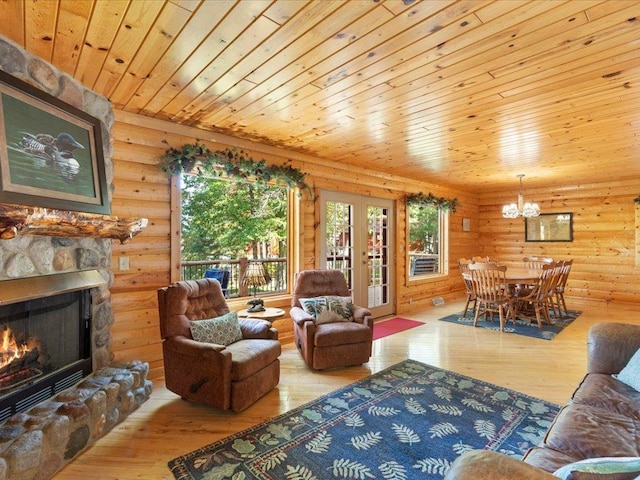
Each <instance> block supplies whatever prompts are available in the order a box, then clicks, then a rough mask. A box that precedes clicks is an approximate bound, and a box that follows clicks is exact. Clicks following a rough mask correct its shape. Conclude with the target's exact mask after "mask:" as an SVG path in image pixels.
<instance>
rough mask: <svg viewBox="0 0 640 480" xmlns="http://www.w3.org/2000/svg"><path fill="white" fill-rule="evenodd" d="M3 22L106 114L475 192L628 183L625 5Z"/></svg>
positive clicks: (632, 11) (261, 7) (399, 0)
mask: <svg viewBox="0 0 640 480" xmlns="http://www.w3.org/2000/svg"><path fill="white" fill-rule="evenodd" d="M0 18H2V19H3V21H2V22H0V34H2V35H4V36H6V37H8V38H10V39H11V40H13V41H14V42H16V43H18V44H19V45H21V46H23V47H25V48H26V49H27V50H29V51H30V52H33V54H35V55H37V56H39V57H41V58H43V59H45V60H47V61H49V62H51V63H52V64H54V65H55V66H56V67H58V68H60V69H61V70H63V71H65V72H67V73H69V74H71V75H73V76H74V77H75V78H77V79H78V80H79V81H81V82H82V83H83V84H84V85H86V86H88V87H90V88H92V89H93V90H95V91H96V92H98V93H100V94H102V95H104V96H106V97H108V98H109V99H110V100H111V101H112V103H113V105H114V108H116V109H121V110H125V111H129V112H138V113H141V114H144V115H148V116H151V117H156V118H161V119H167V120H171V121H173V122H177V123H182V124H185V125H191V126H196V127H199V128H203V129H207V130H212V131H216V132H224V133H227V134H231V135H235V136H238V137H242V138H246V139H252V140H256V141H259V142H262V143H266V144H269V145H276V146H281V147H285V148H288V149H292V150H296V151H299V152H303V153H308V154H311V155H315V156H319V157H323V158H327V159H330V160H335V161H338V162H341V163H342V164H352V165H355V166H358V167H364V168H368V169H372V170H377V171H380V172H385V173H389V174H396V175H402V176H406V177H409V178H415V179H421V180H425V181H430V182H435V183H439V184H447V185H451V186H454V187H462V188H465V189H471V190H475V191H487V190H489V189H496V188H508V189H513V190H514V191H515V190H516V189H517V178H516V175H517V174H519V173H524V174H526V178H525V189H526V188H527V186H530V187H531V186H545V185H546V186H550V187H559V186H561V185H564V184H567V183H571V184H576V183H578V184H580V183H590V182H598V181H609V180H616V179H630V178H640V145H639V140H638V138H639V137H638V125H639V122H640V83H636V82H637V81H639V80H640V50H639V47H640V2H638V1H636V0H631V1H624V0H616V1H592V0H584V1H583V0H570V1H561V0H539V1H518V0H506V1H481V0H459V1H450V0H429V1H411V0H404V1H403V0H379V1H375V0H353V1H328V0H312V1H304V0H275V1H270V0H238V1H222V0H204V1H202V0H99V1H93V2H89V1H85V0H33V1H23V0H0ZM7 19H9V20H8V21H7Z"/></svg>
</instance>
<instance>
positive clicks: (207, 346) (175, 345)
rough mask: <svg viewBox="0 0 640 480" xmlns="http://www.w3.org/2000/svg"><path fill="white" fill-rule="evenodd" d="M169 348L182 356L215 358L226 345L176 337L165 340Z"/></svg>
mask: <svg viewBox="0 0 640 480" xmlns="http://www.w3.org/2000/svg"><path fill="white" fill-rule="evenodd" d="M164 341H165V342H166V344H167V346H168V347H169V348H171V350H173V351H174V352H176V353H178V354H182V355H197V356H202V357H203V358H213V357H217V356H219V355H220V354H221V352H222V351H223V350H225V349H226V347H225V346H224V345H218V344H217V343H205V342H197V341H195V340H194V339H192V338H187V337H183V336H181V335H175V336H173V337H168V338H166V339H165V340H164Z"/></svg>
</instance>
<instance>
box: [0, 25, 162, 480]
mask: <svg viewBox="0 0 640 480" xmlns="http://www.w3.org/2000/svg"><path fill="white" fill-rule="evenodd" d="M0 70H2V71H4V72H6V73H8V74H9V75H12V76H14V77H16V78H18V79H20V80H22V81H24V82H26V83H28V84H30V85H32V86H34V87H36V88H38V89H40V90H42V91H44V92H46V93H48V94H49V95H52V96H53V97H55V98H57V99H59V100H61V101H63V102H66V103H67V104H70V105H72V106H73V107H76V108H78V109H80V110H82V111H83V112H86V113H87V114H89V115H91V116H93V117H95V118H97V119H98V120H99V121H100V125H101V132H102V146H103V154H104V162H105V169H106V179H107V185H108V194H109V201H111V197H112V191H113V163H112V146H111V139H110V137H111V135H110V132H111V129H112V127H113V123H114V116H113V110H112V108H111V104H110V103H109V101H108V100H107V99H106V98H104V97H102V96H99V95H97V94H95V93H94V92H93V91H91V90H89V89H87V88H85V87H84V86H83V85H81V84H80V83H79V82H78V81H76V80H75V79H74V78H72V77H71V76H69V75H67V74H65V73H62V72H60V71H58V70H57V69H56V68H55V67H53V66H52V65H50V64H48V63H46V62H44V61H43V60H42V59H40V58H38V57H35V56H33V55H31V54H30V53H28V52H26V51H25V50H23V49H22V48H21V47H19V46H17V45H16V44H14V43H13V42H11V41H10V40H8V39H6V38H5V37H2V36H0ZM5 147H6V146H5ZM111 241H112V240H110V239H108V238H91V237H83V238H75V237H56V236H23V237H20V236H18V237H16V238H13V239H10V240H4V239H0V304H1V302H2V295H3V293H5V294H6V292H8V291H9V290H11V289H10V288H8V287H9V286H11V285H12V284H13V283H14V282H17V283H20V284H21V285H23V286H22V287H20V288H24V289H27V290H30V291H28V292H26V295H27V296H31V295H35V294H43V295H46V294H48V293H49V292H47V291H46V289H47V284H48V282H47V281H46V279H49V278H54V277H58V276H60V277H65V278H69V275H67V274H69V273H73V272H76V273H79V275H71V276H72V277H74V278H81V277H82V272H85V271H93V272H97V275H99V276H100V277H101V278H102V279H103V282H98V283H99V284H98V283H96V284H94V285H91V286H90V287H89V288H91V310H92V324H91V335H90V336H91V351H92V362H93V366H92V367H93V368H92V370H93V372H94V375H93V376H90V377H87V378H85V379H84V380H82V381H81V382H80V383H79V384H78V385H76V386H75V387H72V388H70V389H68V390H64V391H63V392H61V393H58V394H56V395H55V396H54V397H52V398H50V399H43V402H42V403H41V404H40V405H36V406H35V407H33V408H30V409H29V410H27V411H25V412H24V413H17V414H15V415H14V416H13V417H11V418H9V419H8V420H7V421H6V422H5V423H4V424H2V425H0V437H1V438H2V449H0V450H2V451H1V452H0V480H4V479H9V478H21V479H32V478H34V479H35V478H38V479H44V480H46V479H47V478H51V477H53V475H54V474H55V473H56V472H57V471H58V470H60V469H61V468H62V467H63V466H64V465H65V464H66V463H68V462H69V461H71V460H72V459H73V458H74V457H75V456H77V455H79V454H80V453H81V452H82V450H83V449H85V448H87V447H88V446H89V445H91V444H92V443H93V442H94V441H95V440H97V439H98V438H100V437H102V436H103V435H105V434H106V433H107V432H108V431H109V430H110V429H111V428H113V427H114V426H115V425H116V424H117V423H119V422H120V421H122V420H124V419H125V418H126V416H127V415H128V414H129V413H130V412H132V411H133V410H134V409H135V408H137V407H138V406H139V405H140V404H142V402H144V401H146V400H147V399H148V398H149V395H150V394H151V383H150V382H149V381H148V380H147V378H146V377H147V373H148V368H149V367H148V364H146V363H143V362H140V361H133V362H119V363H114V362H113V354H112V351H111V334H110V325H111V324H112V323H113V312H112V310H111V302H110V292H109V288H110V286H111V284H112V282H113V274H112V272H111V270H110V264H111ZM29 279H33V281H31V282H29ZM42 279H45V281H42ZM5 282H6V283H5ZM3 285H4V288H3ZM36 287H37V288H42V289H44V291H42V292H36V291H35V289H36Z"/></svg>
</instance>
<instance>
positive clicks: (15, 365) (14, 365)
mask: <svg viewBox="0 0 640 480" xmlns="http://www.w3.org/2000/svg"><path fill="white" fill-rule="evenodd" d="M2 356H3V357H4V356H5V354H4V352H3V353H2ZM39 356H40V351H39V350H38V349H37V348H34V349H33V350H29V351H28V352H26V353H25V354H24V355H22V356H20V357H17V358H15V359H13V360H12V361H10V362H9V363H7V364H6V365H5V366H3V367H1V368H0V383H2V380H3V378H4V377H7V376H10V375H13V374H15V373H16V372H19V371H20V370H25V369H27V368H30V367H32V366H34V365H39V363H38V357H39ZM3 360H4V359H3ZM3 363H4V362H3Z"/></svg>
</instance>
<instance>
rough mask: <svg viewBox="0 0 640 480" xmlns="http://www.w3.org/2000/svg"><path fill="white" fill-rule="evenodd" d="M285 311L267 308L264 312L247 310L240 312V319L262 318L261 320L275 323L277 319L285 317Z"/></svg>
mask: <svg viewBox="0 0 640 480" xmlns="http://www.w3.org/2000/svg"><path fill="white" fill-rule="evenodd" d="M284 313H285V312H284V310H283V309H281V308H270V307H267V308H265V309H264V310H263V311H262V312H247V309H246V308H245V309H244V310H240V311H239V312H238V317H240V318H260V319H261V320H267V321H269V322H273V321H274V320H275V319H277V318H280V317H283V316H284Z"/></svg>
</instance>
